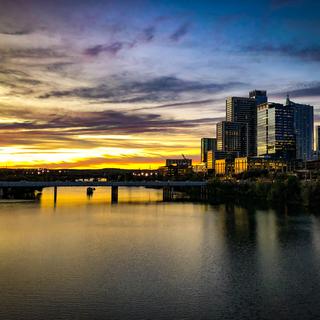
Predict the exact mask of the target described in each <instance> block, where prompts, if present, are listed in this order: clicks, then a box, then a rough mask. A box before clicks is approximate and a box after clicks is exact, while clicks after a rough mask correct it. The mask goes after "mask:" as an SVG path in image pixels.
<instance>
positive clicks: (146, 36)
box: [142, 27, 156, 42]
mask: <svg viewBox="0 0 320 320" xmlns="http://www.w3.org/2000/svg"><path fill="white" fill-rule="evenodd" d="M155 30H156V29H155V27H148V28H146V29H144V30H143V37H142V40H144V41H146V42H150V41H152V40H153V39H154V35H155Z"/></svg>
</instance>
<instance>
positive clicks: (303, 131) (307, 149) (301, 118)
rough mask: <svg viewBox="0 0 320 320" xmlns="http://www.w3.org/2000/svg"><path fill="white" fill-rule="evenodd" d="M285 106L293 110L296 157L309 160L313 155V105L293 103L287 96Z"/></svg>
mask: <svg viewBox="0 0 320 320" xmlns="http://www.w3.org/2000/svg"><path fill="white" fill-rule="evenodd" d="M286 105H287V106H291V107H292V108H293V112H294V130H295V135H296V158H297V159H299V160H305V161H306V160H311V159H312V157H313V140H314V139H313V135H314V134H313V106H310V105H307V104H300V103H295V102H293V101H291V100H290V99H289V96H288V97H287V101H286Z"/></svg>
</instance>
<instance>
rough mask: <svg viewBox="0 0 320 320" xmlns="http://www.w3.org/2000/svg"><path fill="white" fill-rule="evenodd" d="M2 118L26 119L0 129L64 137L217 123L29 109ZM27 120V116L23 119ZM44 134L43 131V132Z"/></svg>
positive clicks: (182, 127) (183, 127)
mask: <svg viewBox="0 0 320 320" xmlns="http://www.w3.org/2000/svg"><path fill="white" fill-rule="evenodd" d="M0 115H5V116H6V117H10V116H11V117H13V118H14V117H16V116H17V115H19V116H20V118H21V117H22V119H21V120H20V122H16V121H13V122H12V123H1V124H0V130H1V131H2V130H4V131H6V130H14V131H17V130H30V131H33V130H45V131H50V129H51V130H54V129H64V130H63V131H62V132H61V133H60V132H56V133H54V131H52V135H54V134H57V135H59V134H61V135H62V136H63V137H67V136H68V135H75V134H80V133H81V134H84V133H93V132H94V133H96V134H107V133H109V134H111V133H113V134H114V133H121V134H135V133H146V132H175V131H180V130H186V129H187V128H194V127H197V126H200V125H205V124H210V123H212V124H213V123H215V122H216V121H217V119H215V118H199V119H192V120H176V119H165V118H163V117H162V116H161V115H160V114H155V113H149V114H137V113H129V112H120V111H111V110H103V111H82V112H66V111H60V112H59V113H56V114H55V113H51V114H45V113H41V112H33V111H32V110H30V112H28V110H27V109H25V110H14V109H11V110H8V109H7V110H3V111H2V110H1V112H0ZM23 117H25V118H24V119H23ZM39 134H40V132H39Z"/></svg>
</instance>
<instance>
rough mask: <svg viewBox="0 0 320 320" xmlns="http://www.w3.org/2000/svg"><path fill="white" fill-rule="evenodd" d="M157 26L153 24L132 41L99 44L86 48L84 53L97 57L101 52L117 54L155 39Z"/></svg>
mask: <svg viewBox="0 0 320 320" xmlns="http://www.w3.org/2000/svg"><path fill="white" fill-rule="evenodd" d="M154 35H155V27H154V26H151V27H148V28H145V29H143V30H142V32H141V33H139V34H138V35H137V36H136V37H135V38H134V40H132V41H127V42H124V41H115V42H112V43H107V44H103V45H102V44H98V45H95V46H92V47H89V48H86V49H85V50H84V54H85V55H87V56H91V57H96V56H98V55H100V54H101V53H107V54H110V55H112V56H115V55H116V54H117V53H118V52H119V51H120V50H122V49H132V48H133V47H135V46H137V45H139V44H141V43H148V42H151V41H152V40H153V39H154Z"/></svg>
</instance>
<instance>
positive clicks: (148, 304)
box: [0, 188, 320, 320]
mask: <svg viewBox="0 0 320 320" xmlns="http://www.w3.org/2000/svg"><path fill="white" fill-rule="evenodd" d="M161 199H162V193H161V190H150V189H149V190H148V189H120V194H119V203H118V204H116V205H111V204H110V190H108V189H103V188H101V189H100V188H98V189H97V190H96V192H95V194H94V196H93V198H91V199H87V197H86V195H85V189H80V188H79V189H74V188H70V189H67V188H66V189H63V188H61V189H59V191H58V201H57V204H56V206H54V204H53V195H52V190H50V189H48V190H45V192H44V194H43V197H42V200H41V201H40V202H38V203H2V204H0V319H1V320H2V319H5V320H9V319H19V320H20V319H32V320H37V319H41V320H42V319H239V320H241V319H291V320H292V319H299V320H303V319H319V318H320V221H319V218H317V217H315V216H311V215H310V216H309V215H294V216H292V215H284V214H282V215H279V214H277V213H275V212H274V211H273V210H269V211H259V210H252V211H250V212H248V211H247V210H245V209H243V208H238V207H232V206H210V205H203V204H191V203H162V202H161Z"/></svg>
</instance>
